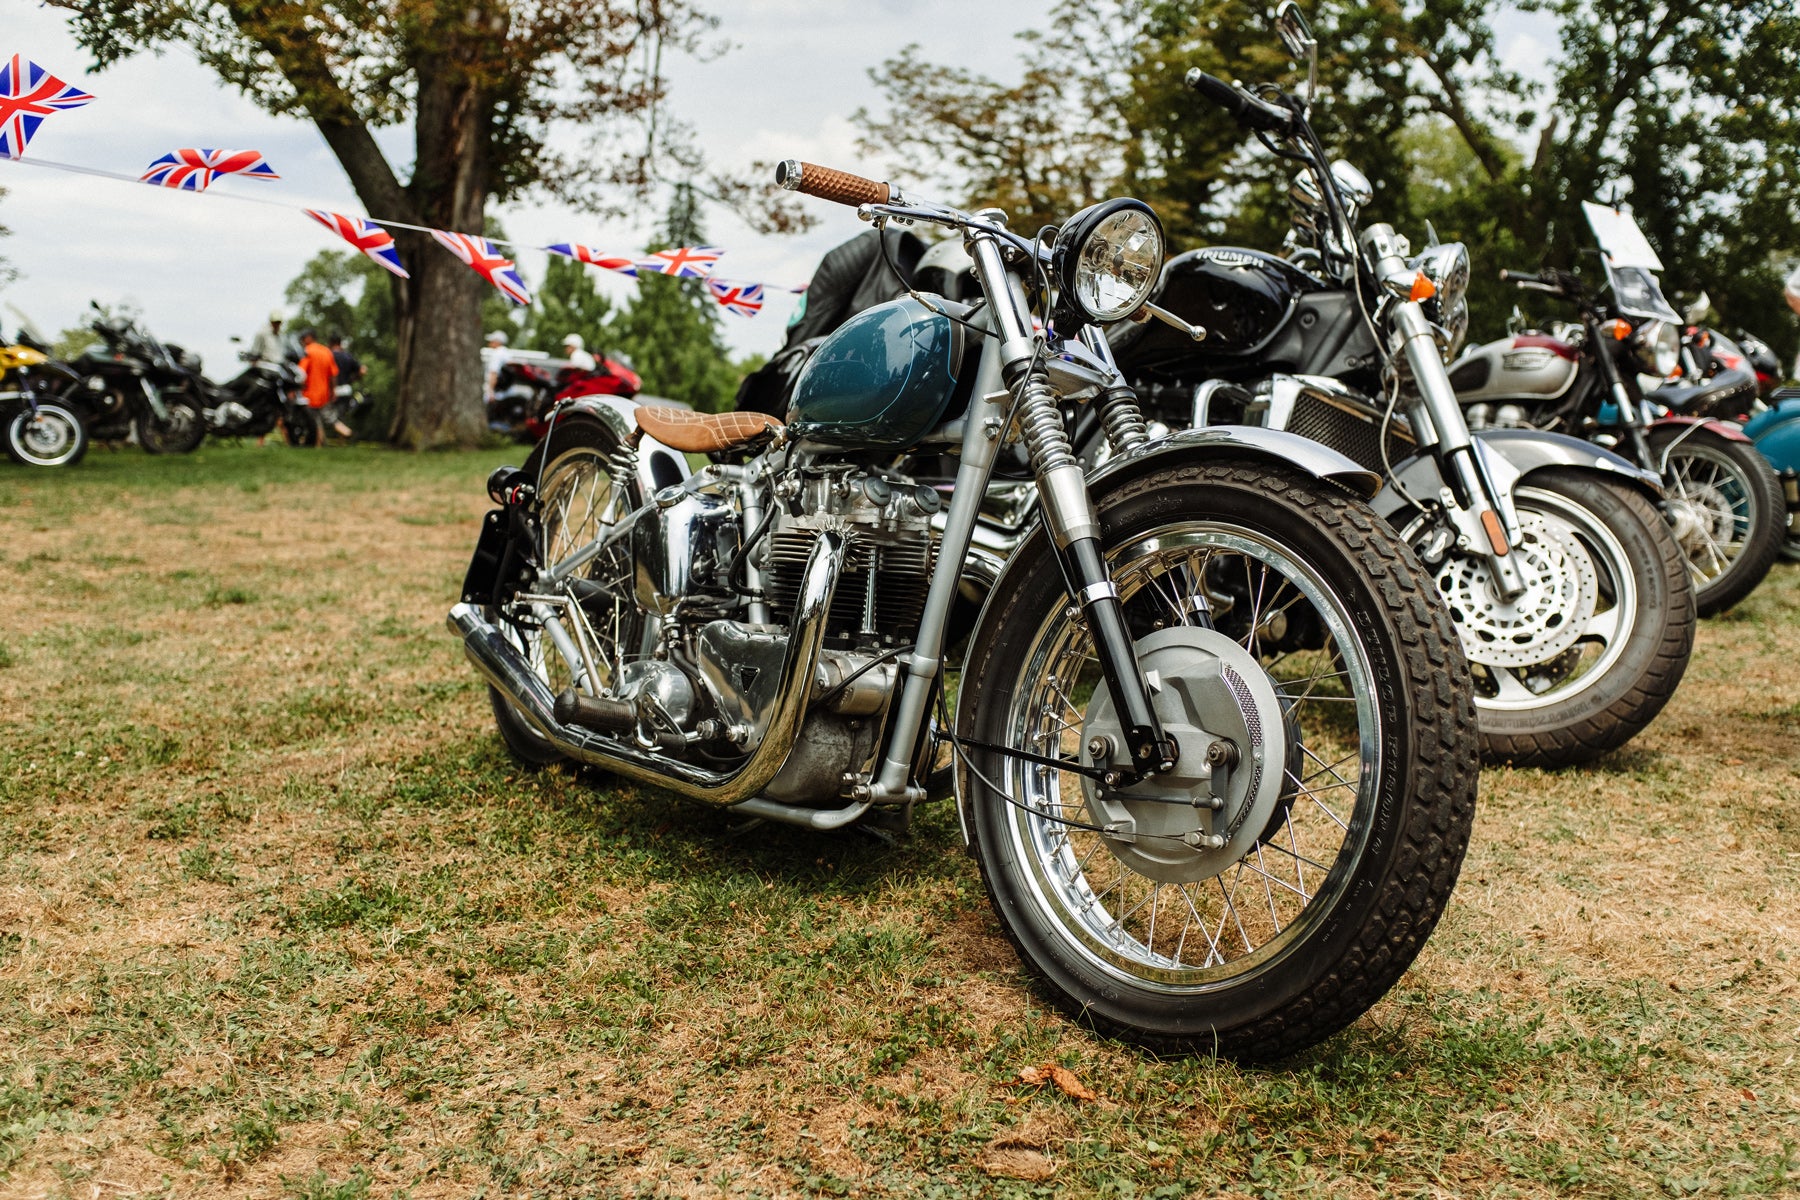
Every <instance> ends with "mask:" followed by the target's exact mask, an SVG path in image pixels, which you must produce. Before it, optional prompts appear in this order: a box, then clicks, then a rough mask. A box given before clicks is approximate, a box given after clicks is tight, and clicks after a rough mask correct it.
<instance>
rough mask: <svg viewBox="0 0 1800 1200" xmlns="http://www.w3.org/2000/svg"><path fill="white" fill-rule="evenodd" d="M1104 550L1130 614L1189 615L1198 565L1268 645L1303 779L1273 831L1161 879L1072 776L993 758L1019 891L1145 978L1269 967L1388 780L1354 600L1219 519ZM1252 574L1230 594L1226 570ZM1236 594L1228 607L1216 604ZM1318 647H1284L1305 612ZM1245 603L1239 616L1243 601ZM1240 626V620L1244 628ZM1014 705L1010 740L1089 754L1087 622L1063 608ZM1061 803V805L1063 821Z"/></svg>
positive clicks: (1330, 902)
mask: <svg viewBox="0 0 1800 1200" xmlns="http://www.w3.org/2000/svg"><path fill="white" fill-rule="evenodd" d="M1109 558H1110V559H1111V562H1112V568H1113V577H1114V580H1115V582H1116V583H1117V585H1118V587H1119V591H1120V597H1121V600H1122V602H1123V603H1124V605H1125V607H1126V609H1127V613H1128V614H1129V615H1130V616H1131V617H1132V618H1133V620H1134V621H1136V622H1141V621H1142V620H1143V618H1144V617H1145V616H1146V615H1147V614H1151V613H1156V614H1159V615H1160V619H1161V620H1162V621H1163V622H1164V623H1165V624H1177V623H1181V624H1185V623H1188V620H1187V617H1188V614H1189V613H1190V612H1191V604H1192V597H1193V596H1194V594H1195V588H1194V587H1193V581H1195V580H1200V579H1204V580H1205V581H1206V590H1207V594H1208V600H1209V603H1211V604H1212V606H1213V609H1214V612H1215V615H1216V618H1217V620H1218V623H1219V627H1220V628H1221V629H1227V630H1228V631H1230V632H1231V633H1232V634H1233V636H1234V638H1235V639H1236V640H1238V641H1239V643H1240V644H1241V645H1244V646H1246V648H1248V649H1250V650H1251V651H1252V652H1253V653H1255V654H1257V656H1258V657H1259V658H1260V659H1261V660H1262V662H1263V665H1264V668H1265V669H1266V670H1268V671H1269V672H1270V675H1271V677H1272V678H1273V679H1274V680H1275V681H1276V682H1277V684H1278V686H1279V687H1280V689H1281V691H1282V694H1283V696H1284V702H1285V703H1289V705H1290V708H1289V718H1290V729H1294V730H1298V732H1299V735H1300V739H1301V742H1302V744H1303V745H1304V747H1305V749H1304V750H1302V751H1301V753H1300V757H1299V759H1298V760H1297V761H1298V763H1299V770H1298V771H1297V772H1296V771H1294V770H1293V769H1291V768H1292V766H1293V765H1294V764H1295V761H1296V760H1294V759H1292V758H1290V762H1289V764H1288V769H1286V770H1285V773H1286V776H1287V779H1288V787H1289V788H1290V789H1292V791H1293V792H1294V794H1293V795H1292V798H1291V804H1290V805H1289V806H1288V807H1287V808H1286V810H1285V811H1284V812H1281V813H1279V814H1278V819H1277V820H1275V821H1272V822H1271V823H1270V825H1269V827H1268V829H1267V830H1266V831H1265V834H1264V838H1263V840H1261V841H1259V842H1258V844H1257V845H1256V846H1255V847H1254V848H1253V849H1252V850H1251V851H1250V852H1249V853H1248V854H1246V855H1245V856H1244V857H1243V858H1241V859H1240V860H1238V862H1237V863H1236V864H1235V865H1233V866H1230V867H1227V868H1226V869H1225V870H1224V872H1223V873H1221V874H1218V875H1216V876H1214V877H1213V878H1211V879H1208V880H1205V881H1204V882H1198V883H1182V884H1177V883H1167V882H1157V881H1154V880H1151V879H1148V878H1146V877H1144V876H1143V875H1139V874H1137V873H1136V872H1133V871H1131V870H1130V869H1129V868H1128V867H1126V866H1124V865H1123V864H1122V863H1121V861H1120V860H1119V859H1118V858H1117V857H1115V856H1114V855H1113V854H1111V853H1109V852H1108V851H1107V849H1106V841H1107V839H1106V838H1105V836H1104V835H1103V834H1100V833H1098V832H1093V831H1089V830H1083V829H1078V828H1075V827H1074V826H1072V825H1070V824H1068V823H1067V819H1068V818H1073V819H1076V820H1087V819H1088V816H1089V814H1088V812H1087V810H1086V809H1085V807H1084V804H1083V798H1082V792H1081V787H1080V776H1077V775H1074V774H1072V773H1070V772H1067V771H1062V770H1058V769H1056V768H1052V767H1049V766H1045V765H1041V764H1034V763H1028V762H1025V761H1024V760H1021V759H1018V758H1015V757H1012V756H997V757H998V759H999V763H1000V767H999V770H1000V775H1001V779H1000V781H999V782H1000V783H1001V785H1002V786H1003V788H1004V789H1005V792H1006V794H1007V795H1008V796H1011V797H1013V798H1014V799H1016V800H1017V801H1019V803H1018V804H1009V805H1008V806H1007V810H1006V811H1007V815H1008V818H1009V819H1008V823H1007V831H1008V835H1009V837H1010V839H1011V842H1012V849H1013V852H1014V854H1015V856H1016V857H1017V859H1018V860H1019V861H1020V862H1021V863H1023V864H1025V870H1024V873H1023V874H1024V880H1023V882H1024V887H1025V891H1026V901H1027V902H1028V903H1030V904H1032V905H1034V906H1035V907H1036V908H1037V909H1038V911H1039V913H1040V914H1041V915H1042V916H1043V917H1044V918H1045V919H1046V920H1047V921H1049V922H1050V923H1052V924H1054V925H1056V926H1057V927H1059V929H1060V930H1061V931H1062V932H1063V933H1064V934H1065V935H1066V938H1065V940H1066V941H1067V943H1068V944H1069V945H1071V946H1074V947H1077V948H1078V949H1079V951H1080V953H1081V954H1082V956H1083V957H1084V958H1085V959H1086V960H1087V961H1088V962H1089V963H1090V964H1091V965H1092V966H1094V967H1096V968H1098V969H1099V970H1101V971H1103V972H1105V973H1107V974H1109V975H1112V976H1114V977H1115V978H1119V979H1122V980H1125V981H1127V982H1129V983H1131V984H1133V985H1135V986H1137V987H1140V988H1148V989H1151V990H1155V991H1161V992H1166V993H1181V994H1197V993H1204V992H1206V991H1209V990H1213V989H1217V988H1222V987H1226V986H1230V985H1234V984H1238V983H1241V982H1242V981H1243V980H1244V979H1245V978H1247V977H1249V976H1252V975H1255V974H1258V973H1260V972H1262V971H1265V970H1268V969H1270V968H1271V967H1272V966H1273V965H1274V964H1276V963H1277V962H1279V961H1280V960H1281V959H1283V958H1284V957H1285V956H1286V955H1287V954H1288V953H1289V952H1291V951H1292V950H1293V949H1294V948H1295V947H1297V946H1298V945H1299V944H1300V943H1301V942H1303V941H1304V939H1305V937H1306V935H1307V933H1308V932H1309V931H1310V930H1311V929H1312V928H1314V927H1315V926H1316V924H1317V922H1319V921H1320V920H1322V919H1323V918H1324V916H1325V915H1326V914H1327V913H1329V912H1330V911H1331V909H1332V908H1333V907H1334V906H1335V904H1336V902H1337V901H1338V900H1339V899H1340V898H1341V896H1342V894H1343V892H1344V889H1345V888H1346V887H1347V886H1348V883H1349V880H1350V877H1351V874H1352V871H1353V868H1354V866H1355V864H1356V862H1357V861H1358V859H1359V858H1360V857H1361V853H1362V851H1363V849H1364V847H1365V845H1366V843H1367V840H1368V836H1369V832H1370V829H1371V827H1372V822H1371V819H1370V815H1369V814H1370V810H1371V809H1372V807H1373V804H1374V800H1375V794H1376V790H1377V788H1378V786H1379V784H1378V781H1379V779H1380V777H1381V774H1382V771H1381V767H1382V763H1381V762H1380V751H1379V747H1380V745H1381V729H1380V717H1379V709H1378V705H1377V702H1376V692H1375V688H1374V675H1373V672H1372V671H1371V670H1370V667H1369V664H1368V659H1367V656H1366V655H1365V653H1364V650H1363V647H1362V645H1361V644H1360V643H1359V642H1357V641H1356V640H1355V639H1354V638H1352V637H1351V636H1350V633H1349V631H1350V630H1351V629H1352V628H1353V627H1354V619H1353V616H1352V611H1351V607H1350V606H1349V605H1348V604H1347V603H1345V602H1344V601H1343V600H1342V599H1341V598H1340V597H1338V596H1337V595H1336V593H1335V592H1334V591H1333V589H1331V588H1330V587H1329V586H1328V585H1327V584H1326V583H1325V582H1324V581H1323V579H1322V578H1321V577H1320V576H1319V575H1318V574H1317V573H1316V572H1314V571H1312V570H1311V569H1310V568H1308V567H1305V566H1303V565H1302V564H1301V563H1300V561H1299V558H1298V556H1297V555H1295V554H1294V553H1292V552H1291V551H1289V550H1288V549H1286V548H1285V547H1283V546H1281V545H1280V544H1279V543H1277V542H1275V541H1274V540H1272V539H1270V538H1268V537H1266V536H1264V535H1262V534H1260V533H1252V532H1250V531H1248V530H1243V529H1239V528H1234V527H1228V526H1225V525H1222V524H1217V523H1213V522H1192V523H1185V524H1182V525H1178V526H1165V527H1162V528H1159V529H1157V530H1155V531H1154V532H1153V533H1151V534H1146V535H1144V536H1142V537H1140V538H1138V539H1136V540H1134V541H1132V542H1130V543H1127V544H1125V545H1124V546H1121V547H1120V548H1118V549H1117V550H1115V551H1114V552H1113V553H1112V554H1111V555H1109ZM1233 576H1235V577H1237V578H1239V579H1241V580H1242V581H1243V584H1244V587H1243V590H1242V591H1241V592H1240V593H1238V594H1237V595H1236V596H1228V597H1223V598H1222V597H1221V595H1220V593H1219V590H1218V587H1219V584H1220V583H1221V582H1223V583H1225V584H1230V582H1231V580H1232V577H1233ZM1222 599H1224V600H1228V601H1229V610H1227V609H1226V608H1224V607H1222V604H1221V601H1222ZM1309 613H1310V614H1311V615H1312V617H1313V618H1315V619H1316V620H1317V621H1318V624H1319V628H1320V629H1321V630H1322V633H1323V639H1324V645H1323V647H1321V648H1311V649H1295V650H1283V649H1282V648H1281V647H1280V644H1279V643H1280V641H1281V639H1284V638H1286V637H1287V632H1288V631H1290V630H1292V629H1293V628H1294V627H1295V626H1296V625H1297V624H1298V623H1299V622H1300V620H1301V619H1302V618H1303V617H1305V616H1306V615H1307V614H1309ZM1234 614H1235V615H1234ZM1237 626H1241V627H1242V629H1241V630H1240V629H1238V628H1236V627H1237ZM1024 661H1025V664H1026V665H1025V669H1024V671H1023V673H1022V675H1021V676H1020V680H1021V685H1020V686H1018V687H1015V688H1014V689H1013V690H1012V697H1011V700H1010V702H1009V704H1008V707H1007V710H1006V737H1007V739H1008V743H1009V744H1011V745H1015V746H1022V747H1024V748H1026V749H1029V750H1030V751H1032V752H1033V753H1036V754H1039V755H1047V756H1059V755H1060V756H1069V755H1078V754H1079V753H1080V748H1079V738H1080V726H1081V706H1082V705H1083V704H1084V703H1085V696H1086V695H1088V694H1090V693H1091V691H1092V689H1093V688H1094V687H1095V686H1100V687H1104V684H1103V683H1100V682H1099V679H1100V677H1099V671H1098V665H1097V663H1096V661H1095V660H1094V658H1093V657H1092V654H1091V651H1090V650H1089V647H1088V644H1087V635H1086V629H1085V624H1084V623H1083V622H1082V621H1081V619H1080V618H1079V616H1077V615H1075V614H1074V613H1073V610H1072V609H1070V608H1069V607H1067V606H1064V605H1059V606H1058V607H1057V609H1056V610H1055V611H1053V612H1052V613H1051V614H1050V615H1049V616H1048V617H1047V618H1046V620H1045V621H1044V623H1043V625H1042V626H1041V627H1040V628H1039V630H1038V631H1037V633H1036V635H1035V637H1034V639H1033V642H1032V645H1031V649H1030V651H1029V652H1028V653H1027V654H1026V656H1025V658H1024ZM1059 817H1060V818H1064V819H1061V820H1059V819H1058V818H1059Z"/></svg>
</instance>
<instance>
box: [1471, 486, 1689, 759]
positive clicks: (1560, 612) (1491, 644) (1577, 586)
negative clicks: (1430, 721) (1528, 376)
mask: <svg viewBox="0 0 1800 1200" xmlns="http://www.w3.org/2000/svg"><path fill="white" fill-rule="evenodd" d="M1513 500H1514V503H1515V505H1516V506H1517V508H1518V512H1519V518H1520V521H1521V522H1522V523H1523V524H1524V525H1525V527H1526V539H1525V541H1524V543H1523V544H1522V545H1520V546H1519V547H1517V548H1516V550H1515V553H1516V554H1518V555H1519V556H1520V557H1521V558H1523V559H1524V560H1525V561H1526V563H1527V564H1530V565H1531V566H1533V567H1534V568H1535V572H1533V573H1532V577H1531V578H1529V579H1528V584H1527V589H1526V592H1525V595H1524V596H1522V597H1520V598H1519V599H1518V600H1515V601H1512V602H1503V601H1501V600H1500V599H1499V597H1498V596H1497V595H1496V594H1495V593H1494V590H1493V585H1492V579H1491V577H1490V575H1489V572H1488V569H1487V564H1486V562H1485V560H1474V559H1470V558H1466V557H1453V558H1451V559H1448V560H1446V562H1445V563H1444V565H1443V566H1442V567H1440V568H1439V570H1438V572H1437V582H1438V589H1439V592H1440V594H1441V595H1443V597H1444V599H1445V602H1446V603H1447V604H1448V605H1449V607H1450V619H1451V620H1452V621H1453V622H1455V624H1456V627H1457V633H1458V635H1459V636H1460V637H1461V638H1462V644H1463V650H1464V651H1465V653H1467V655H1468V657H1469V659H1470V661H1471V662H1472V663H1473V665H1474V670H1475V712H1476V715H1477V717H1478V718H1479V719H1480V722H1481V749H1482V756H1483V757H1484V758H1486V759H1487V760H1488V761H1490V762H1499V763H1511V764H1514V765H1517V766H1529V767H1565V766H1570V765H1573V764H1576V763H1584V762H1590V761H1592V760H1593V759H1595V758H1598V757H1599V756H1600V755H1602V754H1604V753H1606V752H1607V751H1609V750H1613V749H1615V748H1617V747H1619V746H1622V745H1624V744H1625V743H1626V742H1627V741H1629V740H1631V739H1632V738H1633V737H1635V736H1637V734H1638V733H1639V732H1640V731H1642V730H1643V728H1644V727H1645V726H1646V725H1648V724H1649V723H1650V722H1651V721H1652V720H1653V719H1654V718H1655V717H1656V714H1658V713H1660V712H1661V711H1662V710H1663V706H1664V705H1666V704H1667V703H1668V702H1669V699H1670V697H1672V696H1673V695H1674V694H1675V687H1676V685H1677V684H1679V683H1680V682H1681V677H1682V674H1683V673H1684V672H1685V671H1686V670H1687V663H1688V655H1689V654H1690V653H1691V652H1692V650H1693V646H1694V602H1693V586H1692V584H1691V583H1690V582H1689V580H1688V572H1687V564H1686V562H1685V560H1684V559H1683V558H1682V556H1681V550H1680V548H1679V547H1678V546H1677V545H1676V544H1675V539H1674V538H1673V537H1672V536H1671V535H1670V533H1669V530H1668V528H1667V526H1666V525H1665V524H1664V523H1663V521H1662V518H1661V517H1660V516H1659V515H1658V514H1657V512H1656V510H1655V509H1654V508H1652V507H1651V506H1650V503H1649V502H1648V501H1647V500H1645V499H1644V498H1643V497H1642V496H1640V495H1639V494H1638V493H1637V492H1636V491H1634V490H1632V489H1630V488H1629V487H1626V486H1623V485H1618V484H1613V483H1609V482H1607V481H1605V480H1601V479H1596V478H1594V477H1593V476H1592V475H1591V474H1588V473H1586V472H1581V471H1565V470H1555V469H1551V470H1543V471H1537V472H1533V473H1532V474H1531V475H1530V476H1528V477H1527V478H1526V479H1525V480H1524V481H1523V482H1522V483H1521V484H1520V485H1519V486H1518V487H1517V488H1516V489H1515V491H1514V493H1513Z"/></svg>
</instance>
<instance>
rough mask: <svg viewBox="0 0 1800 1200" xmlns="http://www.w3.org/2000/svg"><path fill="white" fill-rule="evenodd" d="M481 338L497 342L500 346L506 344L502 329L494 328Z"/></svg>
mask: <svg viewBox="0 0 1800 1200" xmlns="http://www.w3.org/2000/svg"><path fill="white" fill-rule="evenodd" d="M483 340H484V341H489V342H499V343H500V344H501V345H502V346H504V345H506V334H505V333H504V332H503V331H501V330H498V329H496V330H493V331H492V332H490V333H489V334H488V335H487V337H486V338H484V339H483Z"/></svg>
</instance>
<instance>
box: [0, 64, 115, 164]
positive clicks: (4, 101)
mask: <svg viewBox="0 0 1800 1200" xmlns="http://www.w3.org/2000/svg"><path fill="white" fill-rule="evenodd" d="M92 99H93V97H92V96H90V95H88V94H87V93H86V92H84V91H82V90H81V89H80V88H78V87H74V86H72V85H70V84H67V83H64V82H63V81H62V80H60V79H58V78H57V77H56V76H54V75H52V74H51V73H50V72H48V71H46V70H44V68H42V67H40V66H38V65H37V64H36V63H34V62H32V61H30V60H29V59H27V58H26V57H25V56H24V55H22V54H15V55H13V56H12V57H11V58H10V59H0V158H22V157H23V156H24V154H25V143H26V142H29V141H30V140H31V135H32V134H34V133H36V132H37V127H38V126H39V125H42V124H43V123H44V118H45V117H47V116H49V115H51V114H52V113H58V112H66V111H68V110H69V109H71V108H80V107H81V106H82V105H84V104H86V103H87V102H88V101H89V100H92Z"/></svg>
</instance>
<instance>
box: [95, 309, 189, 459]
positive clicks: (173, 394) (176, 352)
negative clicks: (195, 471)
mask: <svg viewBox="0 0 1800 1200" xmlns="http://www.w3.org/2000/svg"><path fill="white" fill-rule="evenodd" d="M96 307H97V306H96ZM90 328H92V329H93V331H94V332H95V333H96V334H98V335H99V337H100V342H99V343H98V344H96V345H92V346H89V347H88V348H87V349H86V350H84V351H82V353H81V355H80V356H79V357H78V358H76V360H75V361H74V362H73V363H71V364H70V366H71V367H72V368H73V369H74V370H75V372H76V374H77V375H79V376H80V383H78V384H77V385H75V386H74V387H73V388H72V389H71V390H70V391H68V392H67V393H66V397H67V398H68V399H69V400H71V401H74V402H78V403H80V404H81V406H82V407H83V408H84V409H85V410H86V413H87V416H88V419H89V427H88V433H89V435H90V436H91V437H93V438H95V439H96V440H99V441H104V442H113V441H125V440H126V439H128V438H131V437H133V436H134V435H135V437H136V438H137V442H138V444H139V445H140V446H142V447H143V448H144V449H145V450H146V451H148V452H149V453H151V454H187V453H190V452H191V451H193V450H195V449H196V448H198V447H199V445H200V443H201V442H203V441H205V440H206V412H205V400H204V396H203V394H202V391H201V388H200V386H199V384H198V383H196V379H197V377H198V376H199V374H200V363H199V360H198V359H197V358H195V357H194V356H193V355H191V354H189V353H187V352H186V351H185V350H182V349H181V348H180V347H179V346H168V345H164V344H163V343H162V342H159V341H157V340H156V338H154V337H152V336H150V334H148V333H146V332H145V331H143V330H141V329H139V328H138V327H137V324H136V323H135V322H133V321H132V320H131V319H130V318H128V317H123V316H114V317H109V316H105V315H102V316H101V317H99V318H98V319H96V320H95V321H94V322H93V324H92V325H91V326H90Z"/></svg>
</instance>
